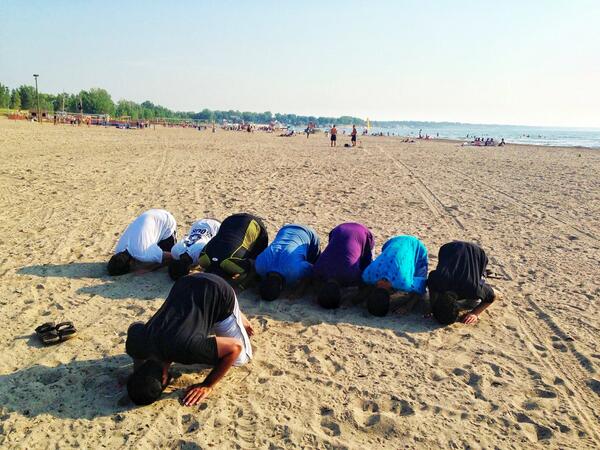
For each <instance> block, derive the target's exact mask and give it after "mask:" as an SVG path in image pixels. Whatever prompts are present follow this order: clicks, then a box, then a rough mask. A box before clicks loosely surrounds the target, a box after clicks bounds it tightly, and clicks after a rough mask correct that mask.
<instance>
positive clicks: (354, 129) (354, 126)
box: [350, 125, 358, 147]
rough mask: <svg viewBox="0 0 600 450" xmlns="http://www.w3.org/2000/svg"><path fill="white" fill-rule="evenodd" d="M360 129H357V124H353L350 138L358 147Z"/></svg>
mask: <svg viewBox="0 0 600 450" xmlns="http://www.w3.org/2000/svg"><path fill="white" fill-rule="evenodd" d="M357 134H358V131H356V125H352V133H350V136H351V137H350V140H351V141H352V147H356V135H357Z"/></svg>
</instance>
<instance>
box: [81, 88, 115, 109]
mask: <svg viewBox="0 0 600 450" xmlns="http://www.w3.org/2000/svg"><path fill="white" fill-rule="evenodd" d="M79 96H80V97H81V102H82V103H83V112H85V113H88V114H111V115H112V114H114V113H115V104H114V103H113V101H112V98H111V96H110V94H109V93H108V92H106V90H105V89H99V88H92V89H90V90H89V91H81V92H80V93H79Z"/></svg>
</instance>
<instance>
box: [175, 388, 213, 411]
mask: <svg viewBox="0 0 600 450" xmlns="http://www.w3.org/2000/svg"><path fill="white" fill-rule="evenodd" d="M211 391H212V388H211V387H208V386H204V385H203V384H192V385H191V386H190V387H188V388H187V390H186V391H185V396H184V397H183V400H182V401H183V404H184V405H185V406H194V405H197V404H198V403H200V402H201V401H202V400H204V399H205V398H206V397H208V394H210V393H211Z"/></svg>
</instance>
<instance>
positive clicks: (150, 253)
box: [131, 244, 163, 264]
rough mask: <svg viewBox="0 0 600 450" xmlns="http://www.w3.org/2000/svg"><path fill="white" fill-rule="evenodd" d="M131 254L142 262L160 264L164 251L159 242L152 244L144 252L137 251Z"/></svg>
mask: <svg viewBox="0 0 600 450" xmlns="http://www.w3.org/2000/svg"><path fill="white" fill-rule="evenodd" d="M131 256H133V257H134V258H135V259H137V260H138V261H141V262H145V263H157V264H160V263H162V259H163V251H162V249H161V248H160V247H159V246H158V245H157V244H152V245H151V246H150V247H148V248H147V249H146V250H144V251H143V252H135V254H132V255H131Z"/></svg>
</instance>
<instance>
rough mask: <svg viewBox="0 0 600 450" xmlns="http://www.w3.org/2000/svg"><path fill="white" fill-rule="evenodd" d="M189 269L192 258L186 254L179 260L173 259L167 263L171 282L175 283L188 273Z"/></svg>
mask: <svg viewBox="0 0 600 450" xmlns="http://www.w3.org/2000/svg"><path fill="white" fill-rule="evenodd" d="M191 268H192V257H191V256H190V255H188V254H187V253H183V254H182V255H181V256H180V257H179V259H173V260H171V262H170V263H169V275H170V276H171V279H172V280H173V281H177V280H179V279H180V278H181V277H184V276H186V275H187V274H188V273H190V269H191Z"/></svg>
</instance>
